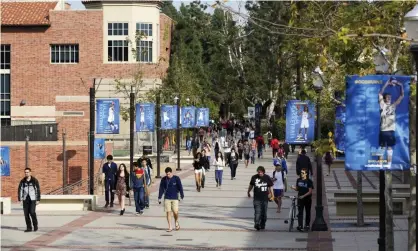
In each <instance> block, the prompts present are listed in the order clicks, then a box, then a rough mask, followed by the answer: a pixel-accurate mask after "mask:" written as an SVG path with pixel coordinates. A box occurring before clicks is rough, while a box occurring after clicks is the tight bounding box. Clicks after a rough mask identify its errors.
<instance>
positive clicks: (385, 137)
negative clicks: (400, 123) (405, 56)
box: [379, 77, 404, 168]
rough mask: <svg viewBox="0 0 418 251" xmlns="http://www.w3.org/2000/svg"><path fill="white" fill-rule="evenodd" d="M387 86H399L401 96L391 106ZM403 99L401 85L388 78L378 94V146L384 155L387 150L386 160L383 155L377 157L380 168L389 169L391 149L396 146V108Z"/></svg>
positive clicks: (390, 97)
mask: <svg viewBox="0 0 418 251" xmlns="http://www.w3.org/2000/svg"><path fill="white" fill-rule="evenodd" d="M389 85H392V86H397V85H398V86H400V88H401V94H400V96H399V97H398V99H397V100H396V101H395V102H394V103H393V104H391V101H392V96H391V95H390V94H389V93H385V89H386V87H388V86H389ZM403 97H404V90H403V85H402V84H401V83H399V82H398V81H397V80H396V79H395V78H393V77H392V78H390V79H389V80H388V81H387V82H386V84H385V85H384V86H383V87H382V90H380V92H379V105H380V133H379V145H380V147H381V151H382V152H383V154H384V151H385V148H386V149H387V160H386V161H383V160H382V159H383V154H381V156H379V160H380V161H381V164H382V166H385V167H388V168H390V166H391V164H392V155H393V147H394V146H395V145H396V138H395V125H396V107H397V106H398V105H399V104H400V103H401V101H402V99H403Z"/></svg>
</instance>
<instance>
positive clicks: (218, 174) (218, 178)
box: [215, 170, 224, 185]
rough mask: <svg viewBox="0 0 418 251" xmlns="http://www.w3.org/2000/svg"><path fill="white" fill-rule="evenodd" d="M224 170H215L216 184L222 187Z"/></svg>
mask: <svg viewBox="0 0 418 251" xmlns="http://www.w3.org/2000/svg"><path fill="white" fill-rule="evenodd" d="M223 172H224V170H215V180H216V183H217V184H219V185H222V174H223Z"/></svg>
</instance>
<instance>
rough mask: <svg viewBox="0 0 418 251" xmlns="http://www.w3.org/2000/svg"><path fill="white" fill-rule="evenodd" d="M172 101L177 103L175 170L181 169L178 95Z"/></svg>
mask: <svg viewBox="0 0 418 251" xmlns="http://www.w3.org/2000/svg"><path fill="white" fill-rule="evenodd" d="M174 101H175V102H176V105H177V128H176V151H177V169H176V171H181V168H180V97H178V96H176V97H174Z"/></svg>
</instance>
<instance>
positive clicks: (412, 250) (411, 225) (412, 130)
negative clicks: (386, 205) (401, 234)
mask: <svg viewBox="0 0 418 251" xmlns="http://www.w3.org/2000/svg"><path fill="white" fill-rule="evenodd" d="M411 87H412V85H411ZM415 87H416V85H415ZM411 89H412V88H411ZM415 95H416V93H415ZM415 95H410V102H409V103H410V106H409V140H410V148H409V149H410V156H411V167H415V168H416V164H417V163H416V155H417V149H416V148H415V144H416V137H417V134H416V123H417V121H416V108H417V107H416V105H417V104H416V100H415V97H416V96H415ZM416 175H417V174H416V169H415V170H413V169H412V168H411V178H410V184H411V197H410V200H409V201H410V204H409V215H408V250H409V251H416V250H417V240H416V235H415V233H416V231H417V225H416V217H417V216H416V214H415V212H416V206H417V201H416V193H417V184H416Z"/></svg>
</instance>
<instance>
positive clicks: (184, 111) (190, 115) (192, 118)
mask: <svg viewBox="0 0 418 251" xmlns="http://www.w3.org/2000/svg"><path fill="white" fill-rule="evenodd" d="M195 125H196V107H194V106H186V107H182V108H181V126H182V127H183V128H193V127H195Z"/></svg>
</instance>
